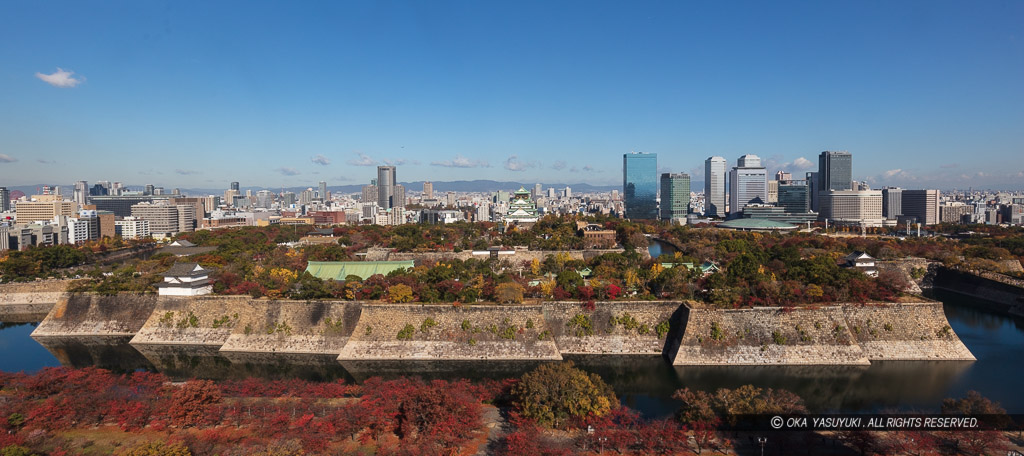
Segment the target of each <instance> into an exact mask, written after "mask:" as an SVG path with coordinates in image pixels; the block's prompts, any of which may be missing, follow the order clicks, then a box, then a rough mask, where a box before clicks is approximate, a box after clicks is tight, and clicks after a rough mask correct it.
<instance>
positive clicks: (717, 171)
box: [704, 157, 726, 217]
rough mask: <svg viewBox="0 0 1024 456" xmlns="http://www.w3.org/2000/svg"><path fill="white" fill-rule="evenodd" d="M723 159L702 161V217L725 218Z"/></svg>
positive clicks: (716, 158) (713, 158) (715, 158)
mask: <svg viewBox="0 0 1024 456" xmlns="http://www.w3.org/2000/svg"><path fill="white" fill-rule="evenodd" d="M725 167H726V165H725V158H722V157H708V159H707V160H704V215H705V216H707V217H724V216H725V213H726V211H725Z"/></svg>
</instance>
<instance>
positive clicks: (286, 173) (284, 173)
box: [274, 166, 299, 176]
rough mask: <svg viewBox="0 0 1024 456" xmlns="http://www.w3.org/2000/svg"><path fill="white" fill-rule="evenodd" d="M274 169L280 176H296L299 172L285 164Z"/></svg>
mask: <svg viewBox="0 0 1024 456" xmlns="http://www.w3.org/2000/svg"><path fill="white" fill-rule="evenodd" d="M274 171H277V172H278V173H280V174H281V175H282V176H297V175H298V174H299V172H298V171H297V170H296V169H295V168H288V167H285V166H282V167H280V168H277V169H275V170H274Z"/></svg>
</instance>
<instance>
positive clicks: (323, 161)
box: [310, 154, 331, 166]
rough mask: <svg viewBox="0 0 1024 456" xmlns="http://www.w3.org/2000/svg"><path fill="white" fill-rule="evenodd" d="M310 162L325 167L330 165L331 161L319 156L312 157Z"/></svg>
mask: <svg viewBox="0 0 1024 456" xmlns="http://www.w3.org/2000/svg"><path fill="white" fill-rule="evenodd" d="M310 160H311V161H312V162H313V163H316V164H318V165H320V166H327V165H330V164H331V159H329V158H327V157H324V156H323V155H320V154H317V155H314V156H313V157H312V158H310Z"/></svg>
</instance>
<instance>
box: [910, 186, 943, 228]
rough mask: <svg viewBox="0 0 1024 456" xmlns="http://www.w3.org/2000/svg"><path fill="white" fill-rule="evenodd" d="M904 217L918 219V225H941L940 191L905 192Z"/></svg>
mask: <svg viewBox="0 0 1024 456" xmlns="http://www.w3.org/2000/svg"><path fill="white" fill-rule="evenodd" d="M902 204H903V215H904V216H907V217H915V218H917V223H920V224H922V225H934V224H936V223H939V191H938V190H904V191H903V201H902Z"/></svg>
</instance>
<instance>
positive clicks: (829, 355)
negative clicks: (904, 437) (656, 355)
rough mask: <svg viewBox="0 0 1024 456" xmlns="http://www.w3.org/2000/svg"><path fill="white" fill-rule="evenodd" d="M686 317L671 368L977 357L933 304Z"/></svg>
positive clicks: (762, 310)
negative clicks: (681, 366) (677, 366)
mask: <svg viewBox="0 0 1024 456" xmlns="http://www.w3.org/2000/svg"><path fill="white" fill-rule="evenodd" d="M688 313H689V314H688V316H687V318H686V328H685V331H684V333H683V337H682V340H681V341H680V345H679V348H678V350H677V351H676V354H675V356H674V358H673V364H676V365H730V364H732V365H737V364H738V365H758V364H786V365H794V364H832V365H843V364H846V365H858V364H868V362H869V361H877V360H974V359H975V358H974V356H973V355H972V354H971V353H970V351H969V350H968V349H967V347H966V346H964V344H963V342H961V341H960V339H959V338H958V337H957V336H956V334H955V333H954V332H953V330H952V329H951V328H950V326H949V322H948V321H947V320H946V316H945V314H944V313H943V311H942V304H941V303H937V302H922V303H913V304H873V305H859V304H847V305H842V306H830V307H823V308H817V309H811V308H798V309H784V308H777V307H776V308H771V307H761V308H756V309H743V310H709V309H690V310H689V312H688Z"/></svg>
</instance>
